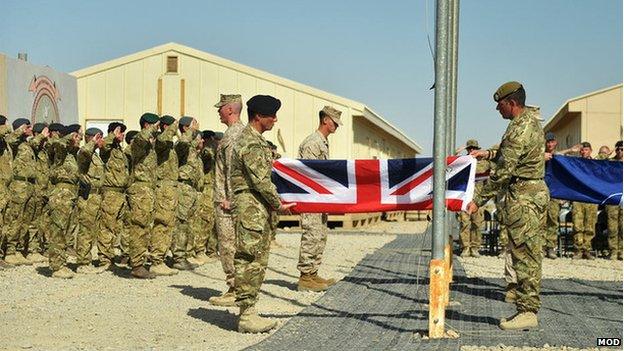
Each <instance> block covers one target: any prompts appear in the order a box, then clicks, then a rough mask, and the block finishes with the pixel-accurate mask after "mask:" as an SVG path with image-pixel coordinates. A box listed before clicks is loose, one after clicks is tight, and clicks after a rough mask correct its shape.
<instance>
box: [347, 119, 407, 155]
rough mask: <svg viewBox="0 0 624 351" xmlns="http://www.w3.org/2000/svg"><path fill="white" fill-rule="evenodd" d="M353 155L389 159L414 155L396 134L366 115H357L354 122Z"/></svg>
mask: <svg viewBox="0 0 624 351" xmlns="http://www.w3.org/2000/svg"><path fill="white" fill-rule="evenodd" d="M353 135H354V138H353V144H354V146H353V148H354V152H353V157H354V158H358V159H370V158H377V159H387V158H407V157H413V156H414V155H413V154H411V151H410V149H409V148H406V147H405V146H404V145H403V143H401V142H400V141H399V140H397V139H396V138H395V137H394V136H392V135H390V134H389V133H386V132H385V131H383V130H381V129H380V128H379V127H378V126H376V125H375V124H373V123H371V122H369V121H368V120H366V119H365V118H364V117H361V116H355V118H354V122H353Z"/></svg>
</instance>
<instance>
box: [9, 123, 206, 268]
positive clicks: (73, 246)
mask: <svg viewBox="0 0 624 351" xmlns="http://www.w3.org/2000/svg"><path fill="white" fill-rule="evenodd" d="M140 124H141V126H142V129H141V131H129V132H128V133H126V126H125V125H123V124H122V123H118V122H112V123H110V124H109V125H108V130H107V132H108V134H107V135H106V137H103V135H104V133H103V131H102V130H100V129H98V128H88V129H87V130H86V131H85V132H84V135H83V131H82V127H81V126H80V125H78V124H72V125H68V126H63V125H61V124H59V123H52V124H50V125H49V126H48V125H47V124H44V123H36V124H35V125H31V123H30V121H29V120H28V119H24V118H18V119H16V120H15V121H13V123H12V125H8V124H7V120H6V118H5V117H4V116H0V168H1V169H0V175H1V177H2V179H1V181H0V211H1V214H2V216H0V218H1V222H0V223H1V225H2V229H1V242H2V245H1V246H0V247H1V248H2V249H1V250H2V252H0V266H2V267H9V266H12V265H25V264H32V263H34V262H43V261H46V260H49V265H50V268H51V269H52V271H53V273H52V277H55V278H71V277H73V276H74V272H73V271H72V270H70V269H69V268H67V256H68V253H72V254H75V256H76V263H77V264H78V268H77V270H76V271H77V272H78V273H99V272H102V271H105V270H107V269H111V268H112V267H113V261H114V260H118V261H121V262H122V263H123V262H124V261H125V262H127V261H129V262H130V264H131V266H132V268H133V269H132V275H133V276H134V277H137V278H151V277H153V276H154V275H172V274H176V273H177V271H178V269H183V270H188V269H193V268H195V267H196V266H197V265H200V264H203V263H206V262H208V261H209V260H210V259H211V257H210V256H211V255H214V254H215V252H216V233H215V231H214V230H212V228H213V227H214V206H213V200H212V196H213V178H214V150H215V148H216V146H217V143H218V135H217V134H215V133H214V132H212V131H204V132H201V131H199V130H198V123H197V121H196V120H195V119H194V118H191V117H182V118H180V120H179V121H176V120H175V119H174V118H173V117H171V116H162V117H158V116H156V115H154V114H149V113H146V114H144V115H143V116H142V117H141V119H140ZM83 138H84V143H82V141H83ZM124 141H125V142H126V143H127V146H125V147H123V146H122V145H123V142H124ZM81 144H82V145H81ZM94 245H96V246H97V252H98V259H97V260H96V261H95V263H93V261H92V255H91V251H92V249H93V246H94ZM168 250H171V252H172V254H173V258H172V260H173V264H172V265H173V267H174V268H173V269H172V268H169V267H168V266H167V265H165V264H164V260H165V254H166V253H167V251H168ZM74 251H75V252H74ZM44 255H47V256H48V257H47V259H46V257H44ZM2 256H4V260H1V257H2ZM148 258H149V260H150V261H151V264H152V268H151V270H150V271H147V270H146V269H145V267H144V266H145V263H146V261H147V260H148Z"/></svg>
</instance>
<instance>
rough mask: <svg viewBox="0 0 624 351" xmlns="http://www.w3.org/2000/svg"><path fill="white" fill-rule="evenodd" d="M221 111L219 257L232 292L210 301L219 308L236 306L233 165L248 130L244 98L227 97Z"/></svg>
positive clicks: (217, 200) (217, 180)
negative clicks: (223, 128) (236, 148)
mask: <svg viewBox="0 0 624 351" xmlns="http://www.w3.org/2000/svg"><path fill="white" fill-rule="evenodd" d="M215 107H216V108H217V109H218V112H219V120H220V121H221V123H223V124H225V125H226V126H227V127H228V128H227V129H226V131H225V133H224V135H223V139H222V140H221V142H220V143H219V146H218V147H217V151H216V155H215V179H214V194H213V196H214V199H213V201H214V204H215V213H216V229H217V238H218V242H219V244H218V245H219V258H220V260H221V266H222V267H223V272H224V273H225V283H226V284H227V286H228V290H227V291H226V292H224V293H223V294H221V296H213V297H211V298H210V299H209V300H208V301H209V302H210V303H211V304H213V305H215V306H234V305H235V296H234V252H236V235H235V229H234V220H233V218H232V209H231V207H230V204H231V202H232V196H233V194H232V184H231V179H232V176H231V162H232V149H233V147H234V144H235V143H236V142H237V141H238V139H239V138H240V135H241V133H242V131H243V129H244V128H245V126H244V125H243V123H242V122H241V120H240V114H241V110H242V109H243V103H242V100H241V96H240V95H224V94H221V99H220V100H219V102H217V103H216V104H215Z"/></svg>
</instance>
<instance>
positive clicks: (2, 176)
mask: <svg viewBox="0 0 624 351" xmlns="http://www.w3.org/2000/svg"><path fill="white" fill-rule="evenodd" d="M10 133H11V128H10V127H9V126H7V125H2V126H0V182H2V183H4V185H9V183H10V182H11V179H13V151H12V150H11V148H10V147H9V144H8V143H7V140H6V137H7V136H8V135H9V134H10Z"/></svg>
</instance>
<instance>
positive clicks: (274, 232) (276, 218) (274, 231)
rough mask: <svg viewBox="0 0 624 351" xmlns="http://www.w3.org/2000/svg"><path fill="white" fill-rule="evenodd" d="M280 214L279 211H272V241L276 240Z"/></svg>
mask: <svg viewBox="0 0 624 351" xmlns="http://www.w3.org/2000/svg"><path fill="white" fill-rule="evenodd" d="M279 221H280V219H279V215H278V214H277V211H271V241H273V240H275V235H277V226H278V225H279Z"/></svg>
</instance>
